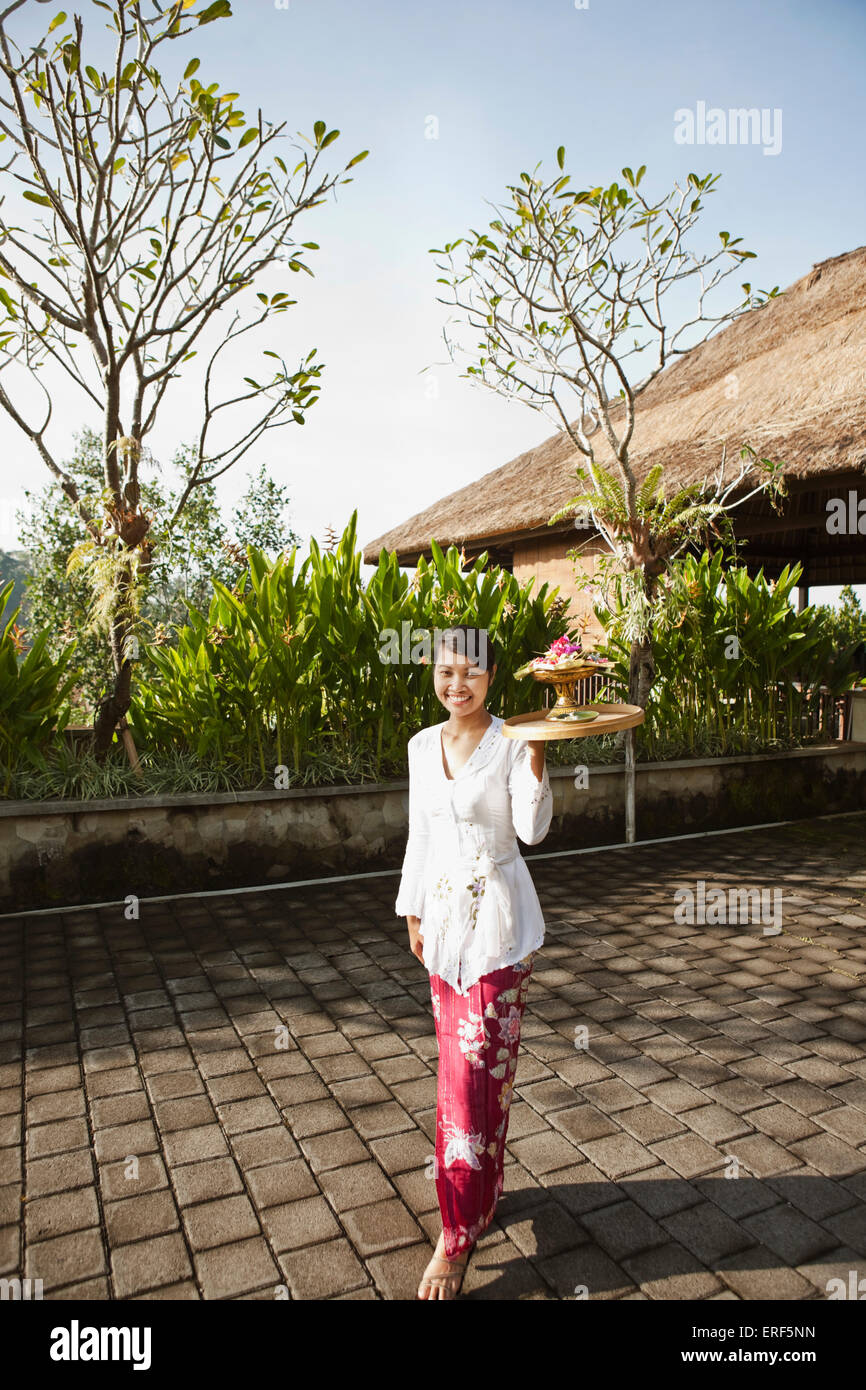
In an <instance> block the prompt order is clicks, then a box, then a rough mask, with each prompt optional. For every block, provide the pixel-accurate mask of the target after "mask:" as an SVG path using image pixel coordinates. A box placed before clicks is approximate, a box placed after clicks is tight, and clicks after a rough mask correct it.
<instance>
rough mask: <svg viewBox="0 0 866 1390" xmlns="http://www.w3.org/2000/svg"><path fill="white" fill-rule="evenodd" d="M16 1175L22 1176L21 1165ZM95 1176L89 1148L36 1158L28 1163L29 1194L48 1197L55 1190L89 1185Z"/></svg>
mask: <svg viewBox="0 0 866 1390" xmlns="http://www.w3.org/2000/svg"><path fill="white" fill-rule="evenodd" d="M16 1176H20V1165H19V1172H18V1174H17V1175H16ZM93 1176H94V1168H93V1159H92V1158H91V1156H90V1151H89V1150H88V1149H78V1150H75V1151H73V1152H72V1153H62V1154H55V1155H54V1156H53V1157H51V1158H40V1159H36V1160H35V1162H31V1163H28V1164H27V1195H28V1196H29V1197H47V1196H50V1195H51V1194H52V1193H54V1192H69V1191H70V1190H71V1189H73V1188H76V1187H87V1186H88V1185H89V1184H90V1183H92V1182H93Z"/></svg>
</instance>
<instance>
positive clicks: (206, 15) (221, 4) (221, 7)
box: [198, 0, 232, 24]
mask: <svg viewBox="0 0 866 1390" xmlns="http://www.w3.org/2000/svg"><path fill="white" fill-rule="evenodd" d="M231 13H232V7H231V5H230V4H229V0H215V3H214V4H213V5H208V7H207V9H206V10H202V12H201V14H200V15H199V16H198V22H199V24H211V23H212V22H213V20H215V19H223V18H225V17H228V18H229V19H230V18H231Z"/></svg>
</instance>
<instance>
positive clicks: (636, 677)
mask: <svg viewBox="0 0 866 1390" xmlns="http://www.w3.org/2000/svg"><path fill="white" fill-rule="evenodd" d="M655 676H656V667H655V661H654V660H653V644H652V638H651V637H645V638H644V639H643V640H642V641H640V642H632V644H631V660H630V662H629V672H628V699H629V704H631V705H640V707H641V709H646V706H647V700H648V699H649V693H650V691H651V690H652V686H653V681H654V680H655Z"/></svg>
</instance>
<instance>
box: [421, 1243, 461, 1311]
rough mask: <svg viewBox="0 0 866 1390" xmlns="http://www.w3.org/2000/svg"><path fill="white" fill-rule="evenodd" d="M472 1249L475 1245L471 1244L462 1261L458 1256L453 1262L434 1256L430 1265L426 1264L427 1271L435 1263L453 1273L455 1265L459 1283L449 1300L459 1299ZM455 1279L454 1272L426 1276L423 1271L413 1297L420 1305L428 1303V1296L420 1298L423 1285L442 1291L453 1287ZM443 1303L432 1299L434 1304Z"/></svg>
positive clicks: (443, 1300) (455, 1273)
mask: <svg viewBox="0 0 866 1390" xmlns="http://www.w3.org/2000/svg"><path fill="white" fill-rule="evenodd" d="M437 1248H438V1242H437ZM474 1249H475V1244H474V1242H473V1243H472V1245H470V1247H469V1249H468V1250H467V1251H466V1254H465V1257H463V1259H462V1261H461V1259H460V1256H455V1258H454V1259H453V1260H449V1259H447V1258H445V1257H444V1256H439V1255H434V1256H433V1258H432V1260H431V1261H430V1264H428V1266H427V1268H428V1269H429V1268H430V1265H431V1264H433V1263H436V1264H439V1265H445V1266H446V1268H448V1269H450V1270H452V1271H454V1266H455V1265H457V1269H458V1270H459V1272H460V1281H459V1283H458V1285H457V1288H456V1289H454V1292H453V1293H452V1294H451V1298H459V1296H460V1293H461V1290H462V1288H463V1280H464V1278H465V1277H466V1270H467V1267H468V1265H469V1259H470V1256H471V1255H472V1252H473V1250H474ZM456 1278H457V1272H456V1271H454V1272H452V1273H450V1274H427V1273H426V1271H425V1273H424V1275H423V1276H422V1279H421V1283H420V1284H419V1285H418V1292H417V1293H416V1295H415V1297H416V1299H417V1300H419V1301H420V1302H421V1303H426V1302H429V1301H430V1298H429V1294H428V1295H427V1297H426V1298H422V1296H421V1289H422V1288H423V1287H424V1285H425V1284H426V1285H428V1287H430V1288H437V1289H442V1288H444V1289H447V1288H449V1286H451V1285H453V1281H454V1280H455V1279H456ZM445 1301H446V1300H445V1299H434V1302H445Z"/></svg>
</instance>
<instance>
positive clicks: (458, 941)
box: [395, 715, 553, 994]
mask: <svg viewBox="0 0 866 1390" xmlns="http://www.w3.org/2000/svg"><path fill="white" fill-rule="evenodd" d="M491 721H492V722H491V723H490V725H489V727H488V728H487V729H486V730H485V732H484V734H483V735H482V737H481V741H480V743H479V744H478V746H477V747H476V748H475V750H474V752H473V753H472V755H471V757H470V758H469V759H468V760H467V762H465V763H464V764H463V766H462V767H461V768H459V769H458V770H457V772H456V773H455V774H454V777H453V778H449V777H448V775H447V773H446V771H445V766H444V762H443V756H442V729H443V727H444V724H433V725H431V726H430V727H429V728H426V729H421V731H420V732H419V733H417V734H415V735H414V737H413V738H411V739H410V740H409V745H408V751H409V838H408V841H407V844H406V854H405V857H404V860H403V872H402V877H401V880H400V888H399V891H398V894H397V902H396V904H395V911H396V912H397V914H398V915H399V916H401V917H405V916H412V917H419V918H420V919H421V926H420V928H419V934H420V935H421V936H422V937H423V940H424V964H425V966H426V967H427V970H428V971H429V973H430V974H431V975H439V976H440V977H441V978H442V979H443V980H446V981H447V982H448V984H449V985H451V986H452V988H453V989H456V990H457V992H458V993H459V994H466V993H467V992H468V990H469V989H470V987H471V986H472V985H473V984H475V982H476V981H477V980H479V979H480V978H481V976H482V975H488V974H490V973H491V971H494V970H501V969H502V968H503V967H504V966H506V965H513V964H515V962H516V961H519V960H523V959H524V958H525V957H526V956H528V955H529V953H530V952H531V951H534V950H536V949H537V948H538V947H539V946H541V944H542V942H543V940H544V918H543V916H542V913H541V904H540V903H539V901H538V895H537V893H536V891H535V886H534V884H533V882H532V878H531V876H530V873H529V869H528V868H527V867H526V864H525V862H524V860H523V858H522V856H521V854H520V851H519V849H518V846H517V836H518V835H519V836H520V838H521V840H523V842H524V843H525V844H528V845H535V844H538V842H539V841H540V840H543V839H544V837H545V835H546V834H547V832H548V830H549V829H550V822H551V818H552V815H553V796H552V794H551V790H550V781H549V779H548V775H547V764H546V763H545V767H544V773H543V775H542V778H541V781H540V782H539V781H538V779H537V778H536V776H535V774H534V772H533V771H532V764H531V753H530V750H529V747H528V746H527V744H526V742H524V741H523V740H518V739H509V738H506V737H505V736H504V734H503V733H502V722H503V721H502V720H501V719H500V718H499V717H498V716H497V715H491Z"/></svg>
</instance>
